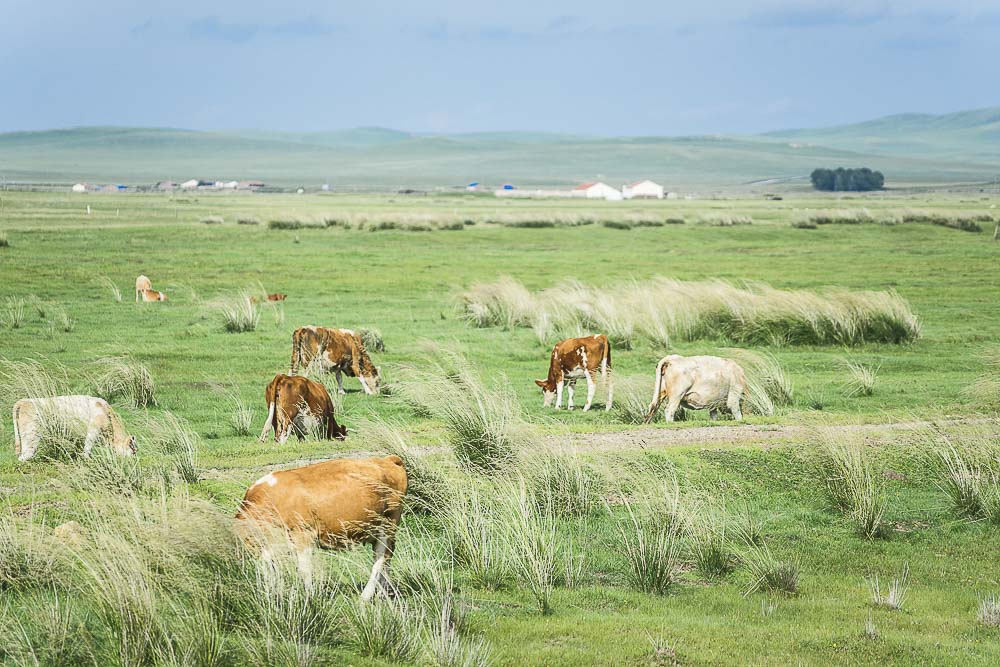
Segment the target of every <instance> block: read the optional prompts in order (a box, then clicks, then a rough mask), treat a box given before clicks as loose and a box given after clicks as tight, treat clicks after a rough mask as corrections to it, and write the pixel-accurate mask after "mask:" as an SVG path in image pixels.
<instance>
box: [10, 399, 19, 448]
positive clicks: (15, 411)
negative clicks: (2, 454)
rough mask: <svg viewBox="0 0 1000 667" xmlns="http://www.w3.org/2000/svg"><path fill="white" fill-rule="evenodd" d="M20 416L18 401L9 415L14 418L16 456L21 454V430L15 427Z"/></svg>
mask: <svg viewBox="0 0 1000 667" xmlns="http://www.w3.org/2000/svg"><path fill="white" fill-rule="evenodd" d="M20 416H21V406H20V404H19V403H15V404H14V409H13V410H11V415H10V417H11V419H13V420H14V455H15V456H18V457H19V456H21V431H20V430H18V428H17V420H18V418H19V417H20Z"/></svg>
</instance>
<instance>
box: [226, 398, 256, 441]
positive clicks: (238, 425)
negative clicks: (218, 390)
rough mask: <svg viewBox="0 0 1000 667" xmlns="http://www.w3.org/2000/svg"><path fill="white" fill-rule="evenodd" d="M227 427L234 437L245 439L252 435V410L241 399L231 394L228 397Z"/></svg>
mask: <svg viewBox="0 0 1000 667" xmlns="http://www.w3.org/2000/svg"><path fill="white" fill-rule="evenodd" d="M229 406H230V412H229V425H230V426H231V427H232V429H233V433H234V434H235V435H238V436H241V437H246V436H248V435H252V434H253V426H254V425H253V408H252V407H250V404H249V403H247V402H246V401H244V400H243V397H242V396H240V395H239V394H237V393H235V392H234V393H233V394H232V395H231V396H230V397H229Z"/></svg>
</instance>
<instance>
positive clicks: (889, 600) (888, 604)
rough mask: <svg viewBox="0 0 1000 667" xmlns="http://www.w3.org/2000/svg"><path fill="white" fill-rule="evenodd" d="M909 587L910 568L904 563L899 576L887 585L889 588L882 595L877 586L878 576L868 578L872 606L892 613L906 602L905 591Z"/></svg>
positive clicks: (879, 586)
mask: <svg viewBox="0 0 1000 667" xmlns="http://www.w3.org/2000/svg"><path fill="white" fill-rule="evenodd" d="M909 585H910V567H909V565H907V564H905V563H904V564H903V570H902V572H900V574H899V576H898V577H896V578H895V579H893V580H892V581H891V582H890V583H889V588H888V590H886V592H885V594H883V593H882V587H881V585H880V584H879V580H878V575H873V576H871V577H869V578H868V588H869V590H870V591H871V594H872V604H873V605H875V606H876V607H884V608H886V609H891V610H893V611H898V610H899V609H902V608H903V602H904V601H905V600H906V591H907V588H908V587H909Z"/></svg>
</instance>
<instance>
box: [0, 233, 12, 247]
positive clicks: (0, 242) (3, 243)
mask: <svg viewBox="0 0 1000 667" xmlns="http://www.w3.org/2000/svg"><path fill="white" fill-rule="evenodd" d="M9 247H10V238H8V237H7V232H5V231H0V248H9Z"/></svg>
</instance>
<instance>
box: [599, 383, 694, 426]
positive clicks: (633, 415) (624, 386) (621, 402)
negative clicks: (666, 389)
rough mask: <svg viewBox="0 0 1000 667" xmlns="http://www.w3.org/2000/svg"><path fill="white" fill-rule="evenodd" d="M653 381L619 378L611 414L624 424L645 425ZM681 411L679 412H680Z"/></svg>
mask: <svg viewBox="0 0 1000 667" xmlns="http://www.w3.org/2000/svg"><path fill="white" fill-rule="evenodd" d="M652 384H653V383H652V379H651V378H642V377H628V378H617V379H616V380H615V403H614V405H613V406H612V408H611V414H612V415H613V416H614V419H615V421H618V422H621V423H622V424H645V423H646V421H647V419H646V418H647V416H648V415H649V396H650V393H651V392H652ZM680 411H681V410H678V412H680Z"/></svg>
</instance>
